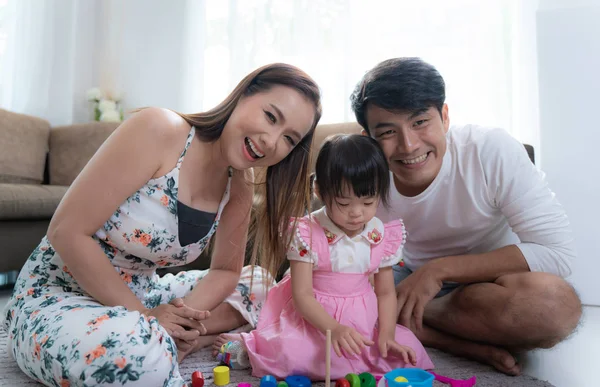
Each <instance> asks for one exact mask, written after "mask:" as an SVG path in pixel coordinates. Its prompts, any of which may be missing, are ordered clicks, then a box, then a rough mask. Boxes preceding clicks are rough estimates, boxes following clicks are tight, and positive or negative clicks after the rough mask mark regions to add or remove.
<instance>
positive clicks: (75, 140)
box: [48, 122, 119, 186]
mask: <svg viewBox="0 0 600 387" xmlns="http://www.w3.org/2000/svg"><path fill="white" fill-rule="evenodd" d="M117 126H119V124H118V123H112V122H90V123H85V124H75V125H68V126H58V127H55V128H52V129H51V130H50V153H49V155H48V164H49V175H50V184H53V185H67V186H68V185H71V183H72V182H73V180H75V178H76V177H77V175H78V174H79V173H80V172H81V170H82V169H83V167H85V165H86V164H87V163H88V161H89V160H90V159H91V158H92V156H93V155H94V153H96V151H97V150H98V148H99V147H100V145H102V143H103V142H104V141H105V140H106V139H107V138H108V136H110V134H111V133H112V132H113V131H114V130H115V129H116V128H117Z"/></svg>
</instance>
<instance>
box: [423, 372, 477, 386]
mask: <svg viewBox="0 0 600 387" xmlns="http://www.w3.org/2000/svg"><path fill="white" fill-rule="evenodd" d="M429 373H430V374H432V375H433V376H435V380H437V381H439V382H442V383H446V384H449V385H450V387H473V386H474V385H475V383H476V382H477V377H476V376H473V377H472V378H470V379H467V380H460V379H452V378H449V377H447V376H443V375H438V374H436V373H435V372H433V371H429Z"/></svg>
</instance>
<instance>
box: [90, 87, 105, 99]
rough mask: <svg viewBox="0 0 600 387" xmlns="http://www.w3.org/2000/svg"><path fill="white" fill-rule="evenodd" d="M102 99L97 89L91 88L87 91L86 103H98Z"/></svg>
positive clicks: (100, 92)
mask: <svg viewBox="0 0 600 387" xmlns="http://www.w3.org/2000/svg"><path fill="white" fill-rule="evenodd" d="M101 99H102V91H100V89H99V88H97V87H92V88H91V89H89V90H88V91H87V100H88V101H99V100H101Z"/></svg>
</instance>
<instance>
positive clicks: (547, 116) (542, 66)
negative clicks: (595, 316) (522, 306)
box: [537, 0, 600, 305]
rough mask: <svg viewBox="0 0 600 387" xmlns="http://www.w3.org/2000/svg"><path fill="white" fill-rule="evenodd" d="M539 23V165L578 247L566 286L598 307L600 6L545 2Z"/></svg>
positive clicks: (593, 2) (599, 250) (599, 4)
mask: <svg viewBox="0 0 600 387" xmlns="http://www.w3.org/2000/svg"><path fill="white" fill-rule="evenodd" d="M540 6H541V8H540V11H539V13H538V18H537V39H538V41H537V44H538V65H539V90H540V99H539V100H540V128H541V130H540V132H541V149H542V152H543V154H544V157H543V160H542V164H541V168H542V169H543V170H544V171H545V172H546V174H547V177H548V181H549V184H550V187H551V188H552V189H553V190H554V191H555V192H556V194H557V197H558V199H559V201H560V202H561V203H562V204H563V205H564V206H565V208H566V211H567V213H568V216H569V218H570V220H571V224H572V226H573V230H574V235H575V238H576V246H577V249H578V258H577V260H576V262H575V264H574V273H573V276H572V277H571V281H572V282H573V284H574V285H575V287H576V289H577V290H578V291H579V292H580V293H581V296H582V300H583V302H584V303H585V304H588V305H600V277H599V276H600V248H599V246H600V243H599V242H600V233H599V232H598V231H599V230H600V226H599V222H600V202H599V201H598V198H599V197H600V171H599V170H600V167H599V166H598V160H597V157H598V154H599V153H600V118H599V115H598V104H599V102H600V1H598V0H595V1H572V0H562V1H542V2H541V4H540Z"/></svg>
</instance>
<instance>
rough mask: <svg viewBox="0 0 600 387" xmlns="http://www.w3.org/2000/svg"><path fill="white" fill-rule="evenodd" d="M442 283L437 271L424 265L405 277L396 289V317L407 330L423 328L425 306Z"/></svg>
mask: <svg viewBox="0 0 600 387" xmlns="http://www.w3.org/2000/svg"><path fill="white" fill-rule="evenodd" d="M442 284H443V281H442V279H441V276H440V274H439V271H438V270H435V269H434V268H433V267H432V266H431V265H429V264H426V265H424V266H422V267H420V268H419V269H417V270H416V271H415V272H413V273H412V274H411V275H409V276H408V277H406V278H405V279H404V280H403V281H402V282H400V284H399V285H398V286H397V287H396V296H397V298H398V317H399V322H400V324H402V325H404V326H405V327H407V328H411V326H414V327H415V328H416V329H417V330H421V329H422V328H423V313H424V312H425V306H427V304H428V303H429V301H431V300H433V298H434V297H435V295H436V294H438V292H439V291H440V289H441V288H442Z"/></svg>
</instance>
